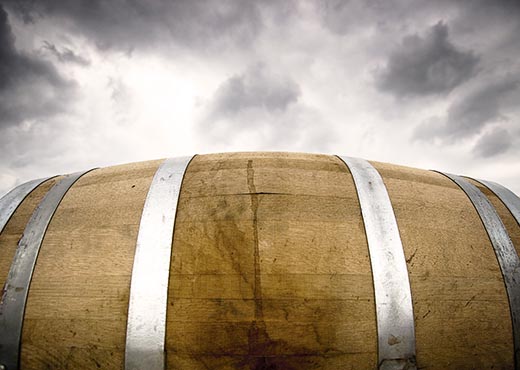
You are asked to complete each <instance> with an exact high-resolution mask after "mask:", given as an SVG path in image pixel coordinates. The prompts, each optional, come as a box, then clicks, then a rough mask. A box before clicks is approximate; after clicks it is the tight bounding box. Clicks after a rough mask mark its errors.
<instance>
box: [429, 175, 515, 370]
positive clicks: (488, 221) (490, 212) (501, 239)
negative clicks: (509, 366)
mask: <svg viewBox="0 0 520 370" xmlns="http://www.w3.org/2000/svg"><path fill="white" fill-rule="evenodd" d="M439 173H441V174H443V175H444V176H446V177H448V178H449V179H451V180H452V181H453V182H454V183H456V184H457V185H458V186H459V187H460V188H461V189H462V190H463V191H464V192H465V193H466V195H467V196H468V198H469V199H470V201H471V203H473V206H474V207H475V209H476V210H477V213H478V215H479V217H480V219H481V220H482V223H483V224H484V228H485V229H486V232H487V234H488V236H489V239H490V241H491V244H492V245H493V249H494V250H495V255H496V256H497V260H498V264H499V265H500V269H501V270H502V276H503V277H504V283H505V286H506V291H507V296H508V299H509V309H510V311H511V321H512V323H513V341H514V351H515V369H520V356H519V355H520V353H519V350H520V321H519V320H520V259H519V258H518V254H517V253H516V250H515V247H514V245H513V243H512V242H511V239H510V238H509V235H508V233H507V230H506V228H505V226H504V224H503V223H502V220H501V219H500V216H499V215H498V213H497V212H496V210H495V208H494V207H493V205H492V204H491V202H490V201H489V200H488V198H487V197H486V196H485V195H484V193H482V192H481V191H480V190H479V189H478V188H477V187H476V186H475V185H473V184H472V183H470V182H468V181H466V180H464V179H463V178H462V177H460V176H457V175H452V174H449V173H443V172H439Z"/></svg>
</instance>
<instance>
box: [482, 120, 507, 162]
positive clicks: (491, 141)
mask: <svg viewBox="0 0 520 370" xmlns="http://www.w3.org/2000/svg"><path fill="white" fill-rule="evenodd" d="M512 145H513V138H512V136H511V134H510V133H509V131H507V130H506V129H504V128H501V127H495V128H494V129H493V130H492V131H490V132H488V133H486V134H484V135H483V136H482V137H481V138H480V139H479V140H478V141H477V143H476V144H475V147H474V148H473V152H474V153H475V154H476V155H478V156H479V157H493V156H496V155H498V154H501V153H505V152H507V151H508V150H509V148H511V146H512Z"/></svg>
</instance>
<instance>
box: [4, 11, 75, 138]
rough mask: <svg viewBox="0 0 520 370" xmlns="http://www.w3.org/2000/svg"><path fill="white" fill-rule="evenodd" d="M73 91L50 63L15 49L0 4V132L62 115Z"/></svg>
mask: <svg viewBox="0 0 520 370" xmlns="http://www.w3.org/2000/svg"><path fill="white" fill-rule="evenodd" d="M74 87H75V84H74V82H72V81H69V80H68V79H66V78H64V77H63V76H61V75H60V73H59V72H58V71H57V69H56V68H55V67H54V66H53V65H52V64H51V63H49V62H47V61H45V60H42V59H40V58H39V57H38V56H37V55H31V54H27V53H24V52H20V51H18V50H17V49H16V47H15V37H14V35H13V32H12V30H11V27H10V25H9V17H8V14H7V12H6V11H5V10H4V9H3V8H2V6H1V4H0V129H1V128H2V127H5V126H9V125H15V124H19V123H22V122H24V121H26V120H42V119H45V118H46V117H49V116H53V115H55V114H57V113H60V112H63V111H65V110H66V109H65V107H66V102H67V101H69V99H71V98H72V95H73V93H74Z"/></svg>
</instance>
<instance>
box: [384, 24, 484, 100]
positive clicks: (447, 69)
mask: <svg viewBox="0 0 520 370" xmlns="http://www.w3.org/2000/svg"><path fill="white" fill-rule="evenodd" d="M478 61H479V58H478V57H477V56H475V55H474V53H473V52H471V51H463V50H458V49H457V47H456V46H455V45H453V44H452V42H451V41H450V40H449V35H448V27H447V26H446V25H445V24H444V23H442V22H439V23H437V24H435V25H434V26H432V27H431V28H430V29H429V30H428V32H427V33H426V34H425V35H424V36H423V37H421V36H419V35H411V36H406V37H404V38H403V40H402V42H401V45H400V47H399V49H397V50H395V51H394V52H393V53H392V54H391V55H390V56H389V58H388V61H387V63H386V66H385V67H383V68H382V70H380V71H379V72H377V73H376V85H377V86H378V87H379V88H380V89H381V90H382V91H385V92H389V93H391V94H394V95H395V96H397V97H403V96H423V95H430V94H440V93H447V92H450V91H451V90H453V89H454V88H455V87H457V86H459V85H460V84H462V83H463V82H465V81H466V80H468V79H469V78H470V77H472V76H473V75H474V73H475V71H476V66H477V63H478Z"/></svg>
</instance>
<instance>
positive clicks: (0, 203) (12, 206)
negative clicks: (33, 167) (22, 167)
mask: <svg viewBox="0 0 520 370" xmlns="http://www.w3.org/2000/svg"><path fill="white" fill-rule="evenodd" d="M48 179H50V177H47V178H44V179H37V180H32V181H29V182H26V183H24V184H21V185H19V186H17V187H16V188H14V189H13V190H11V191H10V192H9V193H7V194H6V195H4V196H3V197H2V199H0V233H1V232H2V230H3V229H4V227H5V225H6V224H7V222H8V221H9V219H10V218H11V216H12V215H13V213H14V212H15V211H16V209H17V208H18V206H19V205H20V204H21V203H22V202H23V200H24V199H25V198H26V197H27V196H28V195H29V194H30V193H31V192H32V191H33V190H34V189H36V188H37V187H38V186H39V185H41V184H42V183H43V182H45V181H46V180H48Z"/></svg>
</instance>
